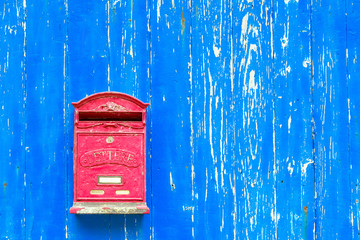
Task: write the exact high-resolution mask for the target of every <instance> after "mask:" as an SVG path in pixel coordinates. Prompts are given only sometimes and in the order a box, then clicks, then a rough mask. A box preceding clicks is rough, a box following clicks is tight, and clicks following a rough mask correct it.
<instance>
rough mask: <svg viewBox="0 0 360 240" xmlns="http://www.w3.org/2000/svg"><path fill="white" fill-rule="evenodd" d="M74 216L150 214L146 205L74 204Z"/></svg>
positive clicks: (71, 211) (72, 210)
mask: <svg viewBox="0 0 360 240" xmlns="http://www.w3.org/2000/svg"><path fill="white" fill-rule="evenodd" d="M70 213H72V214H149V213H150V209H149V208H148V207H147V206H146V204H144V203H74V206H73V207H71V208H70Z"/></svg>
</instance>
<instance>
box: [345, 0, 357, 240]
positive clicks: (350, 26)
mask: <svg viewBox="0 0 360 240" xmlns="http://www.w3.org/2000/svg"><path fill="white" fill-rule="evenodd" d="M346 3H347V5H346V11H347V18H346V20H347V21H346V23H347V29H346V33H347V34H346V37H347V39H346V46H347V50H348V54H347V83H348V107H349V109H348V111H349V112H348V121H349V124H350V126H349V158H350V162H349V163H350V185H349V187H350V191H351V206H350V223H351V228H352V231H351V238H352V239H359V238H360V203H359V199H360V175H359V173H360V161H359V159H360V136H359V131H360V125H359V117H360V94H359V89H360V81H359V78H360V68H359V57H360V56H359V51H360V45H359V39H360V14H359V11H358V9H359V7H360V2H359V1H346ZM342 114H345V113H344V110H343V109H342Z"/></svg>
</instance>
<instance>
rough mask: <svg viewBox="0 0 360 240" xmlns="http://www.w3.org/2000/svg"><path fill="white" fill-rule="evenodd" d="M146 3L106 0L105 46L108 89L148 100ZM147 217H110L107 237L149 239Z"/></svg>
mask: <svg viewBox="0 0 360 240" xmlns="http://www.w3.org/2000/svg"><path fill="white" fill-rule="evenodd" d="M147 4H148V3H147V1H134V0H129V1H117V0H112V1H108V25H107V27H108V29H107V31H108V44H109V49H110V52H109V60H110V62H109V70H108V71H109V73H108V74H109V75H108V76H109V77H110V78H109V81H110V90H111V91H119V92H124V93H127V94H130V95H132V96H134V97H137V98H139V99H140V100H142V101H144V102H149V101H150V79H149V76H148V67H149V60H150V59H149V53H150V52H149V48H148V44H149V39H148V37H149V35H148V34H149V32H148V24H149V23H148V21H149V19H148V10H149V9H148V6H147ZM150 111H151V106H150V107H148V108H147V116H148V119H147V120H148V124H147V135H146V138H147V139H150V138H151V131H150V128H151V122H150V121H151V118H150V116H151V112H150ZM147 152H148V154H147V164H146V166H147V167H146V168H147V173H146V174H147V177H148V179H147V198H146V199H147V204H148V206H149V207H150V206H151V178H149V176H150V175H151V162H150V141H148V142H147ZM151 214H152V211H151V209H150V215H114V216H111V218H110V220H111V232H110V237H111V238H116V239H121V238H126V239H149V238H150V220H151Z"/></svg>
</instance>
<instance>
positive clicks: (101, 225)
mask: <svg viewBox="0 0 360 240" xmlns="http://www.w3.org/2000/svg"><path fill="white" fill-rule="evenodd" d="M107 6H108V2H107V1H97V0H92V1H85V2H84V1H69V2H68V83H67V84H68V94H69V98H68V102H67V104H66V106H67V107H68V108H69V112H70V114H69V123H68V124H69V125H68V128H69V137H68V139H69V140H68V141H69V145H68V175H67V178H68V179H67V180H68V181H67V187H68V196H67V199H68V200H67V203H68V209H69V208H70V207H71V206H72V201H73V185H72V184H73V175H72V174H73V165H72V164H73V151H72V148H73V133H74V132H73V124H74V108H73V106H72V105H71V102H77V101H79V100H81V99H82V98H84V97H86V96H87V95H91V94H93V93H95V92H103V91H107V90H108V88H109V86H110V83H109V81H108V65H109V57H108V55H109V45H108V34H107V32H108V30H107V26H108V24H107V23H108V11H107ZM68 209H67V212H66V214H67V217H68V219H67V226H66V228H67V237H68V238H69V239H109V238H110V232H111V231H110V227H111V224H110V216H109V215H92V216H76V215H74V214H69V213H68Z"/></svg>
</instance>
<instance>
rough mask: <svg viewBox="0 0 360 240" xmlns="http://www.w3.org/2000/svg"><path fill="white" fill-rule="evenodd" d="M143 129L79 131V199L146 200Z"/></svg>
mask: <svg viewBox="0 0 360 240" xmlns="http://www.w3.org/2000/svg"><path fill="white" fill-rule="evenodd" d="M144 141H145V139H144V134H143V133H114V132H111V131H109V132H104V133H85V132H83V133H81V132H80V133H78V134H77V142H78V144H77V155H76V156H75V159H76V173H75V175H76V176H75V178H76V189H75V192H76V193H75V194H76V201H142V200H144V199H145V198H144V194H145V190H144V183H145V177H144V173H145V164H144V161H145V152H144V146H145V145H144Z"/></svg>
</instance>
